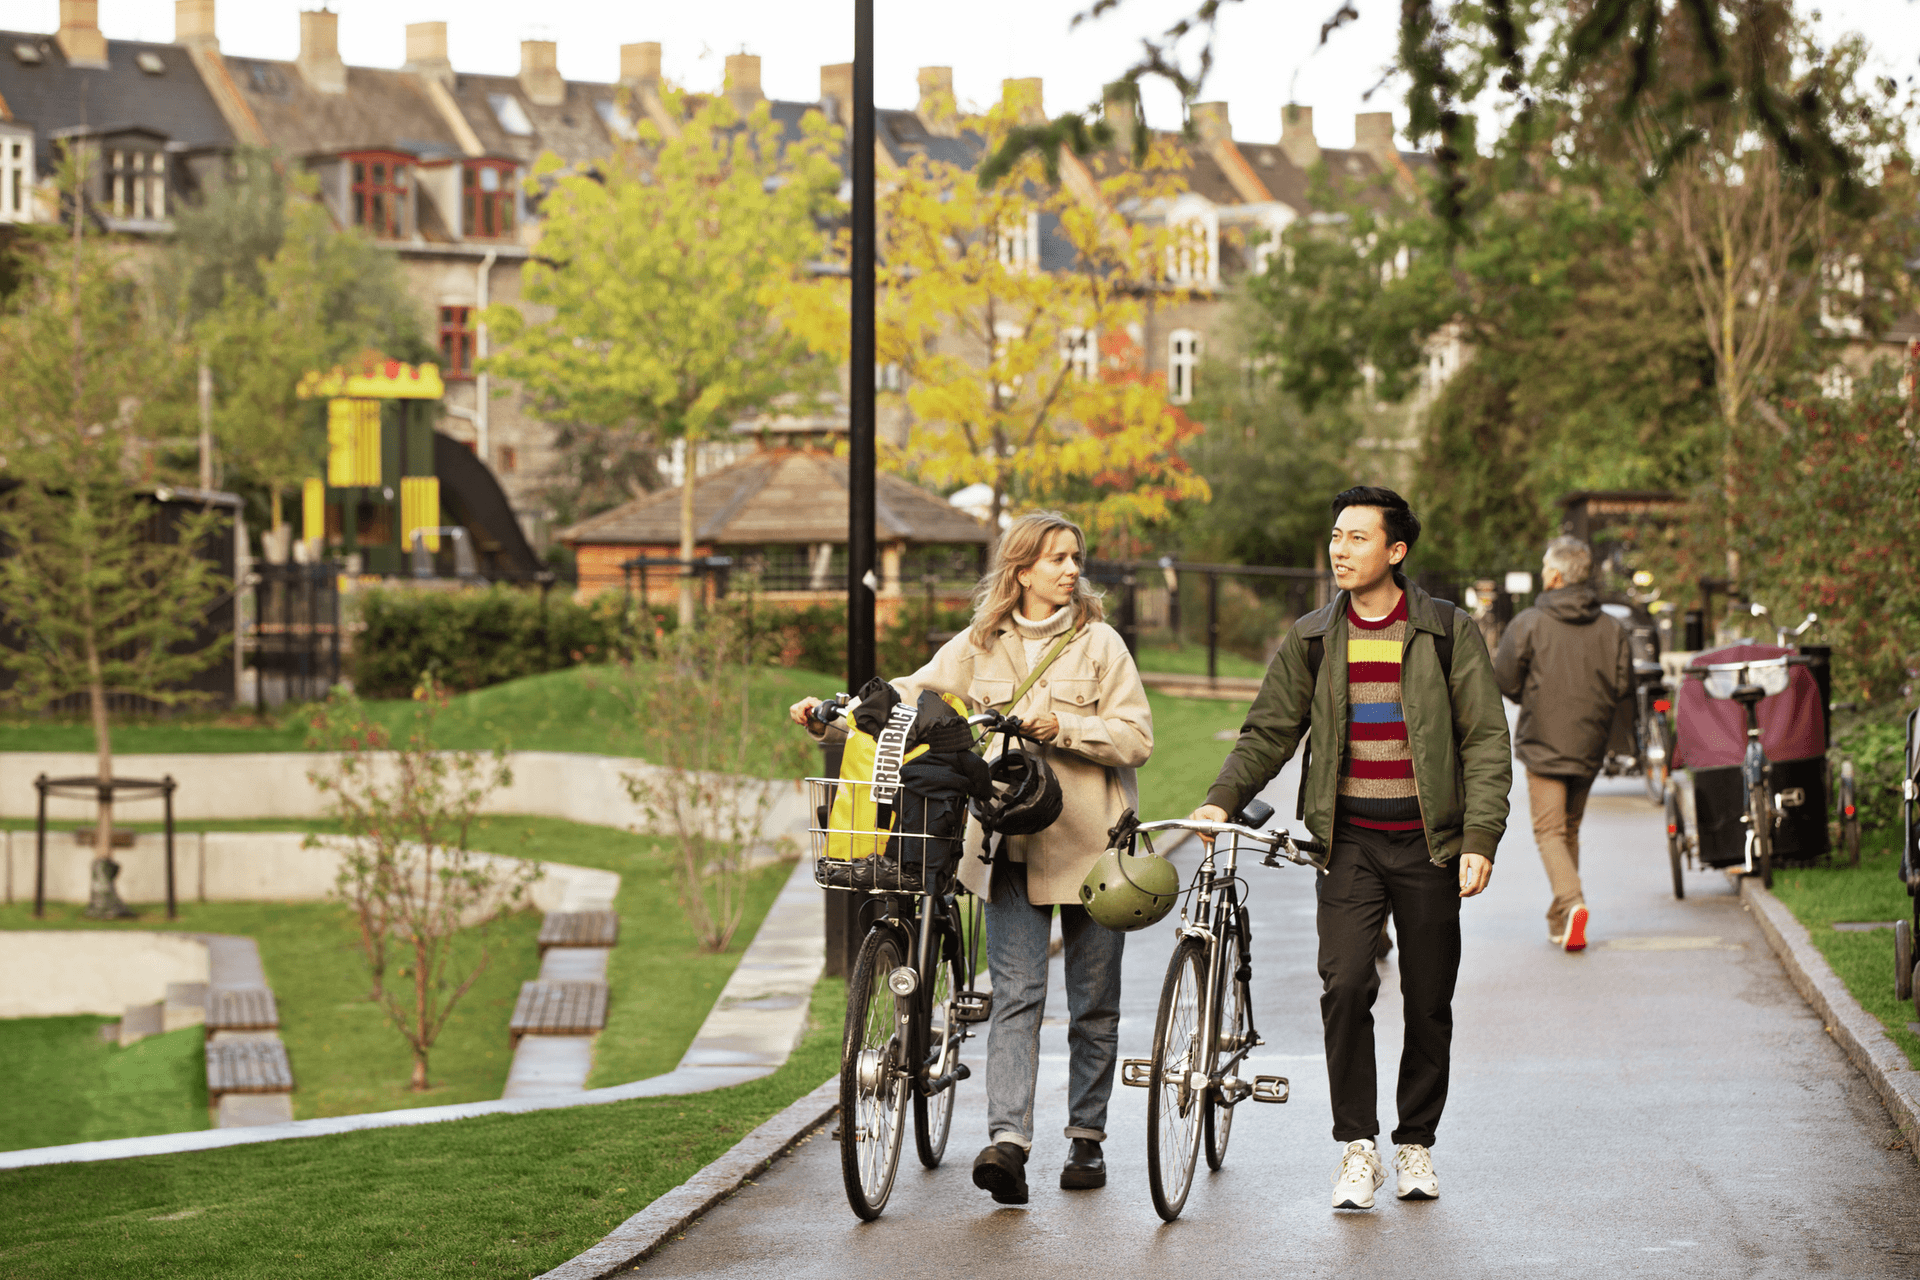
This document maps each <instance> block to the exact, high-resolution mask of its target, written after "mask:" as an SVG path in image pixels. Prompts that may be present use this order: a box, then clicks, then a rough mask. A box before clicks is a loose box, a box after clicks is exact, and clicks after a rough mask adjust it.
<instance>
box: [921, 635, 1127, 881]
mask: <svg viewBox="0 0 1920 1280" xmlns="http://www.w3.org/2000/svg"><path fill="white" fill-rule="evenodd" d="M1048 647H1049V648H1051V647H1052V646H1051V643H1049V645H1048ZM1026 678H1027V656H1026V647H1025V645H1024V643H1023V642H1022V640H1021V638H1020V635H1019V632H1018V631H1016V630H1015V629H1014V625H1013V623H1012V621H1010V620H1009V621H1008V622H1006V623H1004V624H1002V626H1001V628H1000V631H999V633H998V634H997V635H996V636H995V637H994V643H993V645H992V646H991V647H990V648H988V649H985V650H982V649H977V648H975V647H974V644H973V640H972V637H971V633H970V632H966V631H962V632H961V633H960V634H959V635H957V636H955V637H954V638H953V639H951V640H949V641H948V642H947V643H946V644H945V645H944V646H942V647H941V649H940V652H938V653H936V654H934V655H933V660H932V661H931V662H929V663H927V665H926V666H924V667H922V668H920V670H918V671H916V672H914V673H913V674H912V675H910V676H908V677H906V678H905V679H904V680H896V681H894V682H893V683H894V687H895V688H896V689H898V690H899V691H900V696H901V697H903V698H907V699H914V698H918V697H919V696H920V691H921V690H923V689H933V690H935V691H936V692H939V693H953V694H958V695H959V696H961V697H962V698H965V699H966V700H967V702H968V703H969V704H970V705H972V706H974V707H976V708H984V707H994V708H996V709H1004V708H1005V707H1006V704H1007V701H1008V699H1010V698H1012V697H1013V691H1014V690H1015V689H1017V688H1018V687H1019V686H1020V684H1021V683H1022V682H1023V681H1025V680H1026ZM1047 711H1051V712H1052V713H1053V714H1054V715H1055V716H1057V717H1059V720H1060V736H1059V737H1057V738H1055V739H1054V740H1053V741H1052V742H1051V743H1048V744H1046V745H1044V746H1041V745H1036V744H1032V743H1029V744H1028V748H1027V749H1028V750H1030V751H1036V752H1038V753H1040V754H1041V755H1043V756H1045V757H1046V760H1047V763H1048V764H1049V765H1051V766H1052V767H1053V771H1054V773H1055V774H1056V775H1058V776H1059V779H1060V790H1061V793H1062V796H1063V798H1064V799H1065V801H1066V804H1065V807H1064V809H1063V810H1062V811H1061V814H1060V818H1059V821H1057V822H1055V823H1054V824H1053V825H1052V826H1051V827H1048V828H1047V829H1046V830H1045V831H1041V832H1038V833H1036V834H1034V835H1030V836H1013V837H1010V838H1009V840H1008V854H1009V855H1010V856H1011V857H1013V858H1014V859H1015V860H1016V861H1022V862H1025V863H1026V864H1027V895H1028V900H1029V901H1031V902H1033V903H1034V904H1035V905H1046V904H1049V903H1058V902H1078V901H1079V900H1080V882H1081V881H1082V880H1084V879H1086V877H1087V872H1088V871H1090V870H1091V869H1092V868H1093V864H1094V862H1095V861H1096V860H1097V859H1098V858H1099V857H1100V854H1101V852H1102V851H1103V850H1105V849H1106V847H1107V830H1108V828H1110V827H1112V826H1113V824H1114V823H1116V822H1118V821H1119V820H1120V815H1121V814H1122V813H1124V812H1126V811H1127V810H1128V809H1130V808H1133V807H1135V806H1136V805H1137V804H1138V803H1139V796H1140V792H1139V787H1138V785H1137V784H1136V783H1135V781H1134V770H1136V769H1138V768H1139V767H1140V766H1141V765H1143V764H1145V763H1146V762H1147V757H1148V756H1150V755H1152V754H1153V711H1152V710H1151V708H1149V707H1148V705H1147V691H1146V688H1145V687H1144V686H1143V685H1142V684H1141V683H1140V673H1139V672H1138V671H1137V670H1135V669H1134V665H1133V655H1132V654H1130V653H1128V652H1127V646H1126V643H1125V642H1124V641H1122V640H1121V639H1120V633H1119V632H1117V631H1115V630H1114V629H1113V628H1112V627H1110V626H1108V625H1107V624H1106V623H1104V622H1097V623H1095V624H1093V626H1091V627H1089V628H1087V629H1086V630H1085V631H1083V632H1081V633H1080V634H1079V635H1077V636H1075V637H1074V638H1073V643H1071V644H1069V645H1068V646H1067V647H1066V648H1065V649H1064V650H1062V651H1061V653H1060V656H1059V657H1057V658H1055V659H1054V661H1053V665H1052V666H1050V667H1048V668H1047V670H1046V674H1044V675H1042V676H1041V677H1040V679H1039V680H1038V681H1036V682H1035V683H1034V686H1033V688H1032V689H1030V690H1028V692H1027V695H1026V697H1024V698H1022V699H1021V700H1020V705H1019V706H1017V707H1015V708H1013V714H1015V715H1018V716H1036V715H1039V714H1041V713H1043V712H1047ZM999 753H1000V740H999V739H996V740H995V742H994V747H993V751H992V753H991V754H993V755H998V754H999ZM981 841H982V832H981V830H980V824H979V823H977V822H975V821H974V820H973V819H972V818H969V819H968V820H967V841H966V848H965V851H964V852H963V854H962V856H961V859H960V882H961V883H962V884H964V885H965V886H966V887H967V888H968V889H969V890H971V891H972V892H974V893H977V894H979V895H981V896H982V897H987V896H989V895H988V890H989V887H990V886H989V885H988V883H987V879H988V876H987V870H988V868H987V864H985V863H983V862H981V861H980V858H979V854H980V851H981Z"/></svg>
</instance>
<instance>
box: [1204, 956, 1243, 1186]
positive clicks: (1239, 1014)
mask: <svg viewBox="0 0 1920 1280" xmlns="http://www.w3.org/2000/svg"><path fill="white" fill-rule="evenodd" d="M1246 968H1247V951H1246V944H1245V943H1243V942H1242V941H1241V940H1240V931H1239V930H1238V929H1235V930H1233V931H1232V932H1230V933H1229V934H1228V935H1227V956H1226V964H1225V966H1224V967H1223V968H1222V969H1221V971H1220V986H1221V988H1222V990H1221V993H1220V1002H1219V1005H1218V1016H1216V1017H1215V1018H1214V1026H1215V1027H1217V1028H1218V1031H1217V1032H1216V1033H1215V1036H1214V1042H1213V1043H1214V1046H1215V1047H1214V1051H1213V1053H1212V1054H1210V1055H1208V1057H1209V1059H1210V1060H1209V1061H1208V1062H1207V1065H1206V1068H1205V1070H1206V1073H1207V1074H1208V1075H1209V1076H1212V1075H1214V1074H1215V1073H1217V1072H1218V1071H1219V1070H1220V1063H1221V1062H1223V1061H1226V1060H1228V1059H1231V1058H1232V1057H1233V1055H1234V1054H1236V1053H1239V1052H1240V1051H1241V1050H1243V1049H1249V1048H1251V1047H1252V1045H1253V1013H1252V1011H1251V1010H1250V1009H1248V1008H1247V990H1246V987H1245V985H1244V984H1243V983H1242V981H1241V978H1240V975H1241V974H1242V973H1243V972H1244V971H1245V970H1246ZM1243 1061H1244V1060H1243ZM1205 1107H1206V1110H1205V1111H1204V1112H1203V1113H1202V1117H1203V1121H1204V1123H1203V1126H1202V1127H1203V1128H1204V1130H1205V1134H1204V1136H1205V1138H1206V1142H1207V1168H1209V1169H1212V1170H1213V1171H1214V1172H1216V1173H1217V1172H1219V1170H1220V1166H1221V1165H1223V1164H1225V1163H1226V1162H1227V1139H1228V1138H1229V1137H1231V1136H1232V1134H1233V1110H1234V1109H1233V1106H1231V1105H1228V1104H1224V1103H1222V1102H1221V1101H1220V1097H1219V1095H1218V1094H1216V1093H1215V1092H1214V1091H1213V1090H1211V1089H1209V1090H1207V1096H1206V1099H1205Z"/></svg>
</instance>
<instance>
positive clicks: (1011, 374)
mask: <svg viewBox="0 0 1920 1280" xmlns="http://www.w3.org/2000/svg"><path fill="white" fill-rule="evenodd" d="M1025 105H1026V104H1022V103H1021V102H1020V101H1019V100H1018V98H1017V97H1016V98H1015V99H1014V100H1013V101H1012V102H1011V103H1007V104H1002V105H1001V106H998V107H996V108H994V109H993V110H991V111H989V112H987V113H986V114H985V115H982V116H975V117H971V118H967V119H963V120H961V121H960V122H959V128H960V133H961V135H962V136H973V137H977V138H979V139H981V140H982V141H983V142H984V145H985V149H986V151H991V150H993V149H994V148H996V147H998V145H999V144H1000V142H1001V140H1003V139H1004V138H1005V137H1006V135H1007V134H1008V133H1009V132H1010V131H1011V130H1013V129H1015V128H1018V127H1019V126H1020V121H1021V119H1022V114H1023V111H1024V110H1025ZM1181 163H1182V162H1181V159H1180V157H1179V155H1178V153H1177V152H1176V151H1175V150H1174V149H1173V148H1172V147H1168V146H1155V147H1153V148H1150V149H1149V152H1148V155H1147V158H1146V160H1145V162H1144V163H1142V164H1140V165H1137V166H1136V165H1133V164H1129V163H1125V162H1124V160H1123V159H1122V157H1121V156H1120V154H1119V153H1117V152H1116V153H1112V154H1108V155H1100V156H1095V157H1093V158H1092V159H1091V160H1088V161H1084V162H1082V161H1078V160H1074V159H1071V158H1068V159H1067V161H1066V162H1065V167H1064V168H1063V169H1062V170H1061V171H1060V172H1059V173H1058V174H1056V175H1055V176H1053V177H1052V178H1050V177H1049V175H1048V173H1047V172H1046V169H1045V167H1044V163H1043V160H1042V158H1041V157H1039V156H1037V155H1029V156H1027V157H1025V158H1024V159H1022V160H1020V161H1019V162H1018V163H1017V164H1016V165H1015V167H1014V169H1013V171H1012V172H1011V173H1010V174H1009V175H1007V176H1006V177H1005V178H1003V179H1001V180H1000V181H998V182H995V183H994V184H992V185H991V186H983V185H982V184H981V183H980V182H979V181H977V179H976V175H975V174H974V172H973V171H971V170H969V169H965V168H962V167H960V166H959V165H956V164H952V163H946V162H942V161H936V160H932V159H929V158H928V157H926V156H925V155H920V156H916V157H914V158H913V160H912V161H911V163H909V164H908V165H906V166H905V167H903V168H901V169H899V170H897V171H895V172H894V173H892V174H890V175H888V176H887V177H885V178H884V179H883V182H882V187H881V190H880V191H879V192H878V193H877V199H876V205H877V207H876V214H877V221H878V224H879V226H878V242H879V259H880V262H879V268H878V282H879V295H880V296H879V301H878V313H879V314H878V331H877V335H876V358H877V360H878V361H879V363H880V364H882V365H883V366H886V365H897V366H898V367H899V369H900V372H901V374H902V385H903V390H902V391H901V392H899V394H900V395H902V396H904V398H905V404H906V408H907V410H908V411H909V414H910V417H911V421H912V429H911V432H910V434H909V437H908V441H907V443H906V445H905V446H904V447H898V446H889V447H888V448H887V449H886V451H885V453H884V454H883V459H882V460H883V463H884V464H885V465H887V466H889V467H892V468H896V469H902V470H911V471H913V472H915V473H916V474H917V475H918V476H919V477H920V478H921V479H923V480H925V481H927V482H929V483H931V484H934V485H938V486H950V487H956V488H957V487H960V486H963V485H970V484H986V485H988V486H990V487H991V489H992V492H993V498H992V512H993V519H994V522H995V525H996V527H997V525H998V520H999V516H1000V513H1001V512H1002V511H1003V510H1005V509H1006V508H1008V507H1009V506H1012V505H1042V504H1045V505H1057V506H1062V507H1065V508H1067V509H1069V510H1071V511H1072V512H1074V514H1076V515H1077V516H1078V517H1080V518H1081V519H1082V520H1083V521H1084V522H1085V523H1086V525H1087V527H1088V530H1089V533H1090V535H1091V536H1092V537H1093V538H1094V540H1095V542H1096V543H1102V542H1104V541H1107V540H1108V539H1109V538H1110V537H1112V536H1113V535H1116V534H1119V533H1121V532H1122V531H1126V530H1136V531H1137V530H1140V529H1143V528H1146V527H1149V526H1152V525H1154V524H1158V523H1160V522H1162V521H1164V520H1165V519H1166V518H1167V517H1168V516H1169V515H1170V514H1171V513H1172V509H1173V505H1174V504H1175V503H1177V502H1180V501H1183V500H1191V499H1204V498H1205V497H1206V495H1207V484H1206V481H1205V480H1204V479H1203V478H1202V477H1200V476H1199V475H1197V474H1195V473H1194V472H1193V471H1192V470H1191V469H1189V468H1188V466H1187V464H1186V462H1185V460H1184V459H1183V458H1182V457H1181V455H1180V449H1179V445H1180V443H1181V441H1182V440H1184V439H1186V438H1187V437H1189V436H1191V435H1192V434H1194V432H1195V431H1196V430H1197V428H1196V427H1195V426H1194V424H1193V423H1192V422H1191V421H1190V420H1188V419H1187V418H1186V416H1185V415H1184V414H1182V413H1181V412H1180V411H1179V410H1178V409H1177V408H1176V407H1175V406H1173V405H1172V404H1170V403H1169V402H1168V399H1167V394H1166V387H1165V384H1164V380H1163V379H1162V378H1161V377H1160V376H1159V375H1157V374H1153V375H1149V374H1147V373H1146V372H1145V368H1144V362H1143V361H1142V359H1141V353H1140V348H1139V344H1138V343H1137V342H1135V341H1134V340H1133V339H1131V338H1130V337H1129V336H1128V335H1129V333H1130V332H1137V331H1138V327H1139V326H1140V324H1141V322H1142V321H1143V320H1144V318H1145V312H1146V304H1147V299H1149V298H1153V299H1156V300H1158V301H1160V302H1162V303H1171V302H1177V301H1179V300H1180V299H1181V298H1182V297H1184V296H1185V290H1184V289H1183V288H1182V286H1181V285H1180V284H1179V282H1178V280H1176V279H1175V278H1173V277H1174V276H1175V275H1176V274H1177V275H1178V276H1179V277H1182V278H1188V277H1190V276H1191V275H1193V274H1196V267H1198V268H1200V270H1199V271H1198V272H1197V273H1198V274H1204V264H1202V263H1198V262H1197V261H1196V255H1197V254H1201V253H1203V252H1204V247H1203V246H1202V245H1201V243H1200V242H1199V241H1198V240H1197V239H1196V238H1195V237H1194V236H1193V235H1192V233H1191V232H1189V231H1184V230H1181V229H1179V228H1175V227H1170V226H1169V225H1168V224H1167V221H1166V219H1165V217H1164V211H1165V210H1166V209H1167V208H1168V207H1169V206H1170V205H1171V203H1172V201H1173V199H1174V197H1175V196H1177V195H1178V194H1179V192H1180V190H1181V189H1182V182H1181V179H1180V173H1179V166H1180V164H1181ZM1122 211H1125V214H1124V216H1123V213H1122ZM830 287H831V288H835V289H837V290H838V292H837V293H836V294H833V295H831V297H832V301H831V302H824V303H822V302H820V300H821V299H824V298H827V297H828V295H827V294H826V293H825V291H824V290H823V291H822V292H821V293H819V294H817V295H816V303H817V304H818V305H816V306H815V307H814V308H813V309H811V310H806V309H803V308H797V309H796V312H798V318H797V319H796V321H795V323H798V324H801V325H803V326H805V327H806V328H808V330H809V331H810V337H812V338H813V339H814V340H815V341H817V342H818V343H819V344H820V345H822V346H824V347H826V348H827V349H829V350H832V351H834V352H836V354H838V355H840V356H841V357H842V358H844V357H845V353H846V338H845V334H846V322H845V316H844V310H843V309H842V308H844V305H845V296H846V295H845V288H844V285H834V286H830ZM889 394H891V393H889Z"/></svg>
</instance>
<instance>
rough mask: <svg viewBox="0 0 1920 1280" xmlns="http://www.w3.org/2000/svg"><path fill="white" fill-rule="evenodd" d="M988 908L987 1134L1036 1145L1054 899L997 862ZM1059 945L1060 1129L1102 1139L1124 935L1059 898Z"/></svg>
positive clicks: (1016, 866) (1020, 869)
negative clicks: (1038, 895) (1062, 997)
mask: <svg viewBox="0 0 1920 1280" xmlns="http://www.w3.org/2000/svg"><path fill="white" fill-rule="evenodd" d="M986 908H987V968H988V971H989V972H990V973H991V974H992V975H993V1023H992V1025H991V1027H990V1028H989V1029H988V1032H987V1133H988V1140H989V1141H991V1142H1012V1143H1016V1144H1018V1145H1019V1146H1021V1147H1029V1148H1030V1147H1032V1145H1033V1091H1034V1082H1035V1079H1036V1078H1037V1077H1038V1075H1039V1072H1040V1020H1041V1018H1043V1017H1044V1016H1045V1014H1046V1008H1047V941H1048V936H1049V934H1050V933H1051V932H1052V920H1053V908H1052V907H1051V906H1042V907H1037V906H1035V905H1033V904H1032V903H1031V902H1028V901H1027V868H1026V866H1025V865H1024V864H1022V863H1017V862H1011V863H1010V862H1003V863H1001V864H1000V865H999V866H998V867H995V868H994V872H993V900H992V901H991V902H989V903H987V904H986ZM1060 935H1061V940H1062V941H1063V942H1064V943H1065V944H1066V962H1067V1013H1068V1016H1069V1017H1070V1019H1071V1022H1070V1024H1069V1026H1068V1028H1067V1052H1068V1062H1067V1137H1069V1138H1091V1139H1093V1140H1094V1141H1095V1142H1105V1141H1106V1139H1107V1100H1108V1098H1110V1097H1111V1096H1112V1094H1113V1069H1114V1066H1115V1064H1116V1063H1117V1062H1118V1059H1119V1045H1120V952H1121V949H1122V948H1123V947H1124V946H1125V945H1126V941H1127V935H1125V934H1124V933H1115V932H1114V931H1113V930H1111V929H1108V928H1106V927H1105V926H1103V925H1099V924H1096V923H1095V922H1094V921H1093V919H1092V917H1090V916H1089V915H1087V912H1086V908H1084V907H1080V906H1076V905H1074V904H1072V903H1063V904H1062V905H1061V907H1060Z"/></svg>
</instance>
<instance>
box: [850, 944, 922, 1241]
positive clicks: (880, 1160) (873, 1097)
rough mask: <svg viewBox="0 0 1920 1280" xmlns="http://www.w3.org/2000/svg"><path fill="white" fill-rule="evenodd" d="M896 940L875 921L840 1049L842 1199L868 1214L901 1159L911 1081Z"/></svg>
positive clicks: (863, 948)
mask: <svg viewBox="0 0 1920 1280" xmlns="http://www.w3.org/2000/svg"><path fill="white" fill-rule="evenodd" d="M901 961H902V952H901V949H900V940H899V938H898V937H897V936H896V935H895V934H894V933H893V931H892V930H890V929H875V930H874V931H873V932H871V933H869V934H868V935H867V937H866V941H864V942H863V943H861V944H860V954H859V956H858V957H857V958H856V959H855V960H854V964H853V972H852V973H850V974H848V975H847V1028H846V1035H845V1038H844V1039H843V1040H842V1042H841V1050H840V1177H841V1180H842V1181H843V1182H844V1183H846V1187H847V1203H848V1204H849V1205H851V1206H853V1212H854V1214H855V1215H856V1216H858V1217H859V1218H861V1219H862V1220H863V1221H866V1222H872V1221H873V1220H874V1219H875V1218H877V1217H879V1216H880V1212H881V1210H883V1209H885V1208H886V1207H887V1197H888V1196H889V1195H891V1194H892V1193H893V1176H894V1172H895V1170H897V1169H898V1168H899V1167H900V1135H901V1131H902V1130H903V1129H905V1127H906V1118H907V1093H908V1091H909V1090H910V1089H911V1088H912V1082H911V1081H910V1080H909V1079H908V1078H907V1074H906V1072H905V1071H903V1070H902V1069H901V1065H902V1058H901V1049H902V1046H901V1045H900V1043H899V1036H898V1028H899V1025H900V1022H899V1009H898V1007H897V998H896V997H895V996H894V994H893V991H892V990H891V989H890V988H889V987H888V986H887V975H888V974H890V973H892V972H893V971H894V970H895V969H897V968H899V967H900V964H901Z"/></svg>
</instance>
